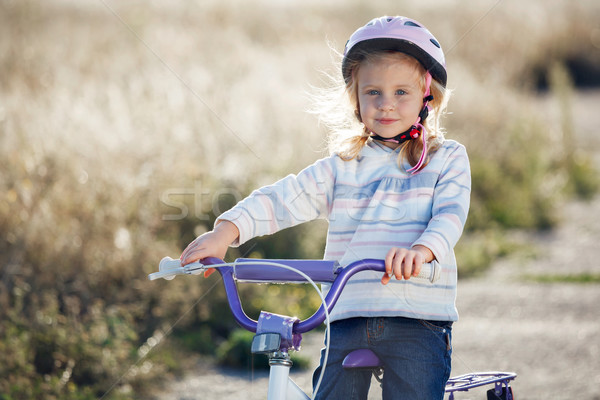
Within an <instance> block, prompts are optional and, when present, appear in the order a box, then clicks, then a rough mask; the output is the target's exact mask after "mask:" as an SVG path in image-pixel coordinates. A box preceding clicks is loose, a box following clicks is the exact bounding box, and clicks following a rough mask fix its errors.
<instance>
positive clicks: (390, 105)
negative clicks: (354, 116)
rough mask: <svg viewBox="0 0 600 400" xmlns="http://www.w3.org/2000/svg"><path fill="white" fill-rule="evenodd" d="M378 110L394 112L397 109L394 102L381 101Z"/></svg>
mask: <svg viewBox="0 0 600 400" xmlns="http://www.w3.org/2000/svg"><path fill="white" fill-rule="evenodd" d="M378 108H379V110H380V111H393V110H394V108H396V104H395V103H394V102H393V101H392V100H388V99H381V101H380V102H379V107H378Z"/></svg>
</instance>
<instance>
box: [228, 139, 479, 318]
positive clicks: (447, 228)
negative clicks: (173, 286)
mask: <svg viewBox="0 0 600 400" xmlns="http://www.w3.org/2000/svg"><path fill="white" fill-rule="evenodd" d="M398 151H399V150H392V149H390V148H388V147H385V146H383V145H381V144H379V143H377V142H375V141H369V142H368V143H367V145H366V146H365V147H364V148H363V149H362V151H361V153H360V156H359V157H358V158H357V159H354V160H351V161H343V160H342V159H341V158H340V157H339V156H336V155H333V156H330V157H328V158H324V159H321V160H319V161H317V162H316V163H314V164H313V165H311V166H309V167H307V168H305V169H304V170H302V171H301V172H300V173H298V174H297V175H289V176H287V177H285V178H283V179H281V180H280V181H278V182H276V183H275V184H273V185H270V186H265V187H263V188H261V189H258V190H256V191H254V192H253V193H252V194H251V195H250V196H249V197H248V198H246V199H244V200H242V201H241V202H240V203H238V204H237V205H236V206H235V207H233V208H232V209H231V210H229V211H227V212H225V213H224V214H222V215H221V216H220V217H219V219H221V220H228V221H231V222H232V223H234V224H235V225H236V226H237V228H238V229H239V231H240V236H239V239H238V241H237V242H236V243H234V245H239V244H241V243H244V242H246V241H247V240H249V239H251V238H253V237H256V236H261V235H266V234H271V233H274V232H277V231H279V230H281V229H284V228H287V227H290V226H294V225H297V224H300V223H302V222H306V221H310V220H313V219H317V218H324V219H327V220H328V222H329V230H328V233H327V244H326V247H325V255H324V258H325V259H327V260H336V261H339V263H340V264H341V265H342V266H344V265H348V264H349V263H351V262H353V261H356V260H359V259H365V258H375V259H383V258H385V256H386V254H387V252H388V250H389V249H390V248H391V247H406V248H410V247H411V246H414V245H416V244H421V245H424V246H426V247H428V248H429V249H430V250H431V251H432V252H433V254H434V255H435V258H436V259H437V260H438V261H439V262H440V264H441V267H442V273H441V277H440V279H439V280H438V281H437V282H436V283H435V284H433V285H432V284H429V283H424V282H422V281H421V282H419V280H415V279H410V280H408V281H405V280H401V281H398V280H395V279H392V280H391V281H390V282H389V284H387V285H385V286H384V285H382V284H381V282H380V280H381V273H376V272H373V271H364V272H361V273H359V274H357V275H355V276H354V277H353V278H352V279H351V280H350V282H349V283H348V285H347V286H346V288H345V290H344V292H343V293H342V295H341V296H340V299H339V300H338V303H337V304H336V306H335V307H334V310H333V312H332V314H331V320H332V321H334V320H338V319H344V318H352V317H373V316H403V317H409V318H420V319H430V320H445V321H455V320H457V319H458V312H457V310H456V306H455V299H456V284H457V274H456V260H455V257H454V250H453V248H454V245H455V244H456V242H457V241H458V239H459V238H460V235H461V233H462V231H463V226H464V224H465V221H466V218H467V212H468V208H469V196H470V190H471V176H470V169H469V161H468V158H467V153H466V150H465V148H464V146H462V145H461V144H459V143H457V142H455V141H451V140H446V141H445V142H444V143H443V144H442V146H441V147H440V148H439V149H438V150H437V151H436V152H435V153H434V154H433V155H432V157H431V160H430V162H429V164H428V165H427V166H426V167H425V168H423V169H422V170H421V171H419V172H418V173H416V174H414V175H410V174H408V173H406V172H405V171H406V169H408V168H410V165H408V164H406V165H405V166H404V167H405V168H404V170H402V169H400V168H398V166H397V157H398ZM325 290H327V288H325Z"/></svg>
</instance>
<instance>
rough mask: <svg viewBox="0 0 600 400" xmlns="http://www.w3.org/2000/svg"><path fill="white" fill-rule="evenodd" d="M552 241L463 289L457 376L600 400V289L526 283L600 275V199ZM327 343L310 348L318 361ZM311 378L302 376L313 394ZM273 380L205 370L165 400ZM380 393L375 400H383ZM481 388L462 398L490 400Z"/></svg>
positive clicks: (218, 399) (243, 390) (545, 238)
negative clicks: (496, 378)
mask: <svg viewBox="0 0 600 400" xmlns="http://www.w3.org/2000/svg"><path fill="white" fill-rule="evenodd" d="M563 211H564V215H565V216H567V215H569V216H570V218H569V219H568V220H567V219H565V221H564V223H563V225H562V226H561V228H560V229H558V230H556V231H555V232H553V233H549V234H545V235H538V236H535V237H523V238H522V240H524V241H526V242H529V243H531V244H532V245H534V246H535V247H537V248H538V257H537V258H535V259H531V260H528V261H525V262H523V261H515V260H511V259H506V260H501V261H499V262H498V263H496V264H495V265H494V267H493V268H492V269H491V270H490V271H489V273H487V274H486V275H485V276H482V277H478V278H476V279H469V280H463V281H461V282H460V283H459V297H458V308H459V311H460V315H461V319H460V321H459V322H458V323H456V324H455V326H454V332H453V335H454V343H453V345H454V351H453V371H452V375H454V376H456V375H459V374H463V373H467V372H474V371H487V370H503V371H515V372H517V373H518V378H517V380H516V381H515V383H514V388H515V393H516V394H518V397H517V398H518V399H519V400H523V399H579V400H593V399H596V400H597V399H600V336H599V335H598V334H599V333H600V322H599V321H600V285H598V284H597V283H596V284H593V283H592V284H577V283H536V282H534V281H531V280H523V276H524V275H539V274H543V273H545V272H546V271H547V272H548V273H551V274H564V273H567V272H569V273H576V274H579V273H582V272H592V273H596V274H598V273H600V245H598V244H597V241H598V238H600V224H598V223H597V221H598V215H600V198H598V199H596V200H595V201H593V202H589V203H576V204H571V205H569V206H568V207H566V208H565V209H564V210H563ZM320 347H321V337H320V335H311V336H308V337H306V338H305V340H304V342H303V350H302V353H303V355H304V356H307V357H309V358H310V359H311V360H313V364H314V363H316V362H317V360H318V355H319V348H320ZM310 377H311V371H301V372H299V373H295V374H294V376H293V379H294V380H295V381H296V383H298V384H299V385H300V386H301V387H302V388H304V389H305V390H308V389H309V388H310ZM266 386H267V375H266V373H265V372H257V371H254V372H253V371H232V370H227V369H220V368H217V367H215V366H214V365H211V364H208V363H206V362H204V363H199V364H198V366H197V368H196V370H194V371H190V374H189V375H188V376H186V377H185V378H184V379H182V380H179V381H176V382H173V383H172V384H171V385H169V387H168V388H166V390H165V393H164V394H163V395H161V396H159V397H158V399H159V400H192V399H206V400H210V399H215V400H226V399H240V398H243V399H245V400H254V399H264V398H266ZM380 393H381V392H380V390H379V388H378V387H377V385H373V387H372V390H371V394H370V397H369V398H370V399H378V398H379V399H380V398H381V394H380ZM484 398H485V394H484V393H483V391H482V390H478V391H474V392H473V391H471V392H469V393H464V394H460V395H457V399H484Z"/></svg>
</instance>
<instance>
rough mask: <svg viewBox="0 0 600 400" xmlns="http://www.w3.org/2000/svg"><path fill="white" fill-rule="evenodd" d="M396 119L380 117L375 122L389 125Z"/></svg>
mask: <svg viewBox="0 0 600 400" xmlns="http://www.w3.org/2000/svg"><path fill="white" fill-rule="evenodd" d="M396 121H397V119H393V118H381V119H378V120H377V122H379V123H380V124H381V125H391V124H393V123H394V122H396Z"/></svg>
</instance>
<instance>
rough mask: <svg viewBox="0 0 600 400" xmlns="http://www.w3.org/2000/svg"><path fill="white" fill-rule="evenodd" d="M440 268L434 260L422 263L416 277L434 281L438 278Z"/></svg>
mask: <svg viewBox="0 0 600 400" xmlns="http://www.w3.org/2000/svg"><path fill="white" fill-rule="evenodd" d="M440 270H441V267H440V264H439V263H438V262H437V261H435V260H434V261H432V262H431V263H427V264H423V265H422V266H421V271H420V272H419V275H417V276H416V278H422V279H427V280H428V281H429V282H431V283H434V282H435V281H437V280H438V279H440Z"/></svg>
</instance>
